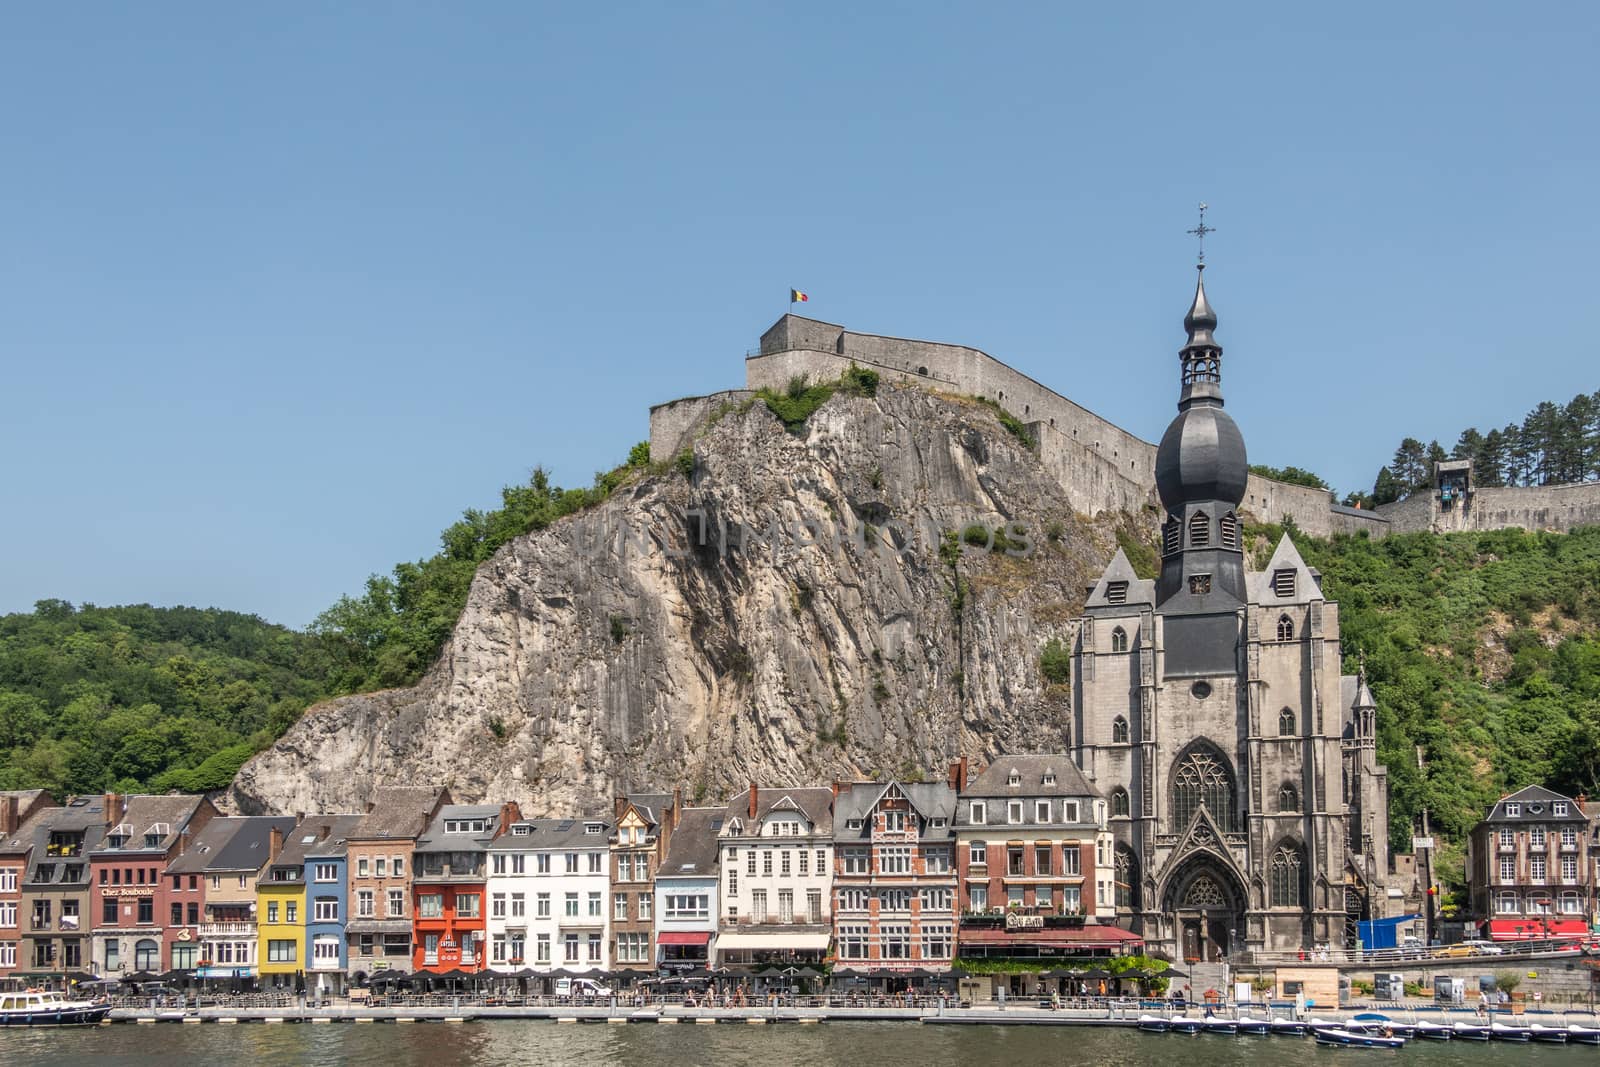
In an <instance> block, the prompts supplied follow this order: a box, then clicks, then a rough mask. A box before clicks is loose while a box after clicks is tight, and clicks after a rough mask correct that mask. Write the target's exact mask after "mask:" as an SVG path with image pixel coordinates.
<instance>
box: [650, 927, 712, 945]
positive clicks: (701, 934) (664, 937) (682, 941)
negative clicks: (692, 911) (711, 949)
mask: <svg viewBox="0 0 1600 1067" xmlns="http://www.w3.org/2000/svg"><path fill="white" fill-rule="evenodd" d="M710 943H711V931H710V930H666V931H663V932H662V933H659V934H657V935H656V944H658V945H708V944H710Z"/></svg>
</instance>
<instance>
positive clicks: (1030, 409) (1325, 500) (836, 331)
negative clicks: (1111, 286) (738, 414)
mask: <svg viewBox="0 0 1600 1067" xmlns="http://www.w3.org/2000/svg"><path fill="white" fill-rule="evenodd" d="M851 363H855V364H857V365H858V366H861V367H867V368H870V369H872V370H875V371H877V372H878V373H879V374H880V375H881V376H882V377H883V378H885V379H888V380H892V381H896V382H901V383H909V384H918V385H922V386H925V387H926V388H929V389H933V390H937V391H939V392H943V393H952V394H958V395H962V396H973V397H984V398H987V399H992V400H994V401H995V402H996V403H998V404H999V405H1000V406H1001V407H1003V408H1005V409H1006V410H1007V411H1009V412H1011V413H1012V414H1013V415H1015V416H1016V417H1017V418H1019V419H1021V420H1022V422H1023V423H1025V424H1026V425H1027V428H1028V431H1029V433H1030V435H1031V436H1032V437H1033V439H1034V441H1035V442H1037V445H1036V449H1037V452H1038V455H1039V460H1040V462H1041V463H1042V464H1043V465H1044V467H1045V468H1046V469H1047V470H1049V471H1050V472H1051V473H1052V474H1053V475H1054V476H1055V477H1056V479H1058V480H1059V481H1060V483H1061V487H1062V489H1063V490H1064V491H1065V493H1066V496H1067V499H1068V500H1069V501H1070V502H1071V503H1072V506H1073V509H1074V510H1076V511H1078V512H1080V513H1081V514H1084V515H1090V516H1093V515H1097V514H1099V513H1101V512H1107V511H1110V512H1115V511H1125V512H1128V513H1129V514H1131V515H1139V514H1140V513H1141V512H1142V511H1144V510H1145V509H1149V511H1150V512H1152V513H1154V512H1155V511H1156V510H1157V508H1158V501H1157V499H1156V492H1155V484H1156V478H1155V464H1156V446H1155V445H1153V444H1151V443H1150V442H1148V441H1144V440H1141V439H1140V438H1138V437H1135V436H1134V435H1133V434H1131V433H1128V432H1127V431H1126V430H1124V429H1122V428H1121V427H1119V426H1116V425H1114V424H1112V423H1111V422H1108V421H1107V420H1105V419H1103V418H1101V417H1100V416H1098V415H1096V414H1095V413H1094V412H1092V411H1090V410H1089V409H1087V408H1085V407H1082V406H1081V405H1079V404H1076V403H1074V402H1073V401H1071V400H1069V399H1067V398H1066V397H1064V396H1062V395H1061V394H1059V393H1057V392H1055V391H1054V390H1052V389H1050V388H1048V387H1047V386H1044V385H1041V384H1040V383H1038V382H1036V381H1034V380H1033V379H1032V378H1030V377H1028V376H1027V375H1025V374H1023V373H1021V372H1020V371H1016V370H1013V369H1012V368H1010V367H1008V366H1006V365H1005V364H1004V363H1002V362H1000V361H999V360H998V359H995V358H994V357H993V356H991V355H989V354H988V353H986V352H983V351H980V350H979V349H976V348H968V347H966V346H964V345H952V344H943V343H940V342H936V341H914V340H907V339H904V338H899V337H882V336H878V335H876V334H865V333H855V332H853V331H851V330H847V329H845V328H844V327H842V326H837V325H834V324H832V323H827V322H820V321H818V320H816V319H808V318H802V317H801V316H798V315H784V316H783V317H782V318H780V319H779V320H778V321H777V322H776V323H774V324H773V325H772V327H771V328H770V329H768V330H767V332H766V333H764V334H762V335H761V346H760V348H759V349H758V350H757V351H756V352H755V353H753V354H751V355H750V356H748V357H747V358H746V360H745V388H743V389H730V390H726V391H724V392H719V393H712V394H710V395H709V396H698V397H685V398H683V399H680V400H673V401H669V402H668V403H665V404H658V405H656V406H655V407H653V408H651V409H650V458H651V460H652V461H654V462H665V461H667V460H669V459H671V458H672V457H673V456H675V455H676V454H677V453H678V452H679V451H680V450H682V449H683V448H685V447H687V446H688V445H689V444H690V443H691V442H692V441H693V439H694V436H695V434H696V432H697V431H698V430H699V428H700V427H701V426H702V425H703V424H704V423H705V421H706V420H707V419H708V418H710V417H711V416H713V415H714V414H716V413H717V412H718V411H720V410H722V409H723V408H724V407H725V405H727V404H729V403H738V402H742V401H744V400H747V399H749V398H751V397H753V396H754V395H755V390H757V389H762V388H772V389H782V388H784V387H785V386H786V385H787V384H788V382H789V381H790V380H791V379H792V378H795V377H796V376H800V377H804V378H806V379H807V380H809V381H812V382H823V381H831V380H834V379H836V378H838V377H839V376H840V375H841V374H843V373H844V371H845V370H846V369H847V368H848V367H849V366H850V364H851ZM1240 511H1241V512H1242V513H1244V514H1247V515H1249V516H1252V517H1254V518H1255V519H1257V520H1259V521H1263V522H1278V521H1281V520H1283V519H1284V518H1285V517H1287V518H1290V519H1293V520H1294V523H1295V525H1296V526H1298V527H1299V528H1300V529H1301V530H1304V531H1305V532H1307V533H1309V534H1314V535H1316V536H1320V537H1326V536H1329V535H1330V534H1335V533H1359V532H1361V531H1366V532H1367V533H1368V535H1369V536H1372V537H1382V536H1384V535H1385V534H1387V533H1389V532H1391V531H1393V532H1395V533H1410V532H1413V531H1418V530H1433V531H1435V532H1439V533H1444V532H1449V531H1453V530H1493V529H1500V528H1503V527H1508V526H1515V527H1522V528H1525V529H1530V530H1558V531H1565V530H1570V529H1572V528H1573V527H1575V526H1581V525H1586V524H1592V523H1600V482H1584V483H1579V484H1574V485H1561V486H1538V487H1527V488H1494V489H1487V488H1479V487H1476V486H1474V485H1473V484H1472V479H1471V463H1470V462H1469V461H1460V462H1454V463H1445V464H1441V465H1440V469H1439V470H1438V471H1437V472H1435V484H1434V486H1433V488H1432V491H1431V492H1428V493H1414V494H1412V495H1411V496H1409V497H1407V498H1406V499H1404V500H1401V501H1397V502H1396V503H1393V504H1386V505H1383V506H1382V507H1379V508H1377V509H1376V510H1373V511H1363V510H1359V509H1356V508H1347V507H1342V506H1340V505H1339V504H1338V503H1336V502H1335V501H1334V499H1333V495H1332V494H1331V493H1329V492H1328V491H1326V490H1323V489H1312V488H1308V487H1306V486H1301V485H1290V484H1287V483H1285V482H1279V481H1274V480H1272V479H1270V478H1263V477H1261V476H1260V475H1256V474H1251V475H1250V476H1249V482H1248V484H1247V486H1246V488H1245V497H1244V500H1243V501H1242V502H1241V504H1240Z"/></svg>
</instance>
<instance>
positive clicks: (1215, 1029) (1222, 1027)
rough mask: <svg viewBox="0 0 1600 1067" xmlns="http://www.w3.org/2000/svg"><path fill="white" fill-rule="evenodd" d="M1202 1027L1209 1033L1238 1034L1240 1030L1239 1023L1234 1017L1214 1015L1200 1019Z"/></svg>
mask: <svg viewBox="0 0 1600 1067" xmlns="http://www.w3.org/2000/svg"><path fill="white" fill-rule="evenodd" d="M1200 1029H1201V1030H1202V1031H1203V1032H1204V1033H1208V1034H1236V1033H1238V1032H1239V1024H1238V1022H1237V1021H1235V1020H1233V1019H1224V1018H1222V1017H1221V1016H1220V1015H1212V1016H1210V1017H1208V1018H1205V1019H1201V1020H1200Z"/></svg>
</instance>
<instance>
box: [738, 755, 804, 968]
mask: <svg viewBox="0 0 1600 1067" xmlns="http://www.w3.org/2000/svg"><path fill="white" fill-rule="evenodd" d="M719 845H720V847H721V865H720V875H721V897H722V910H721V917H720V921H719V923H718V933H717V953H716V960H717V965H718V966H719V967H728V966H735V967H737V966H749V965H753V964H761V963H769V962H774V961H781V962H786V963H787V962H794V963H821V962H822V960H823V958H824V957H825V956H826V955H827V952H828V943H829V941H831V940H832V934H833V927H832V923H833V908H832V900H833V790H832V789H828V788H822V789H818V788H805V789H759V788H757V787H756V786H755V785H753V784H752V785H751V786H750V790H749V793H748V795H747V797H746V800H745V803H744V804H743V805H738V804H730V805H729V806H728V814H727V817H726V820H725V821H724V822H723V824H722V832H721V834H720V841H719Z"/></svg>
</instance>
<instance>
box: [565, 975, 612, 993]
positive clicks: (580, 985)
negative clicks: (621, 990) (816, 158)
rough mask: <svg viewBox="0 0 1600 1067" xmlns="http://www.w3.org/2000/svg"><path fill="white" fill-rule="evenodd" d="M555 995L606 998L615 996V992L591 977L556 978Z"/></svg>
mask: <svg viewBox="0 0 1600 1067" xmlns="http://www.w3.org/2000/svg"><path fill="white" fill-rule="evenodd" d="M556 996H558V997H597V998H606V997H613V996H616V992H615V991H614V990H612V989H611V988H610V987H609V986H605V985H602V984H600V983H599V982H597V981H595V980H594V979H593V978H557V979H556Z"/></svg>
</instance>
